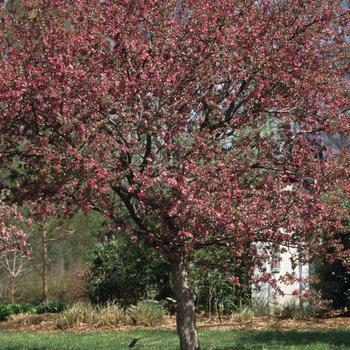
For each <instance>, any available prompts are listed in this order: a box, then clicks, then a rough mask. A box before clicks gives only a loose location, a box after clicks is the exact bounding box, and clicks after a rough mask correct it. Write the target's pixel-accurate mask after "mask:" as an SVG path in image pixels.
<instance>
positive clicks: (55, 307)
mask: <svg viewBox="0 0 350 350" xmlns="http://www.w3.org/2000/svg"><path fill="white" fill-rule="evenodd" d="M65 309H66V304H65V303H64V302H63V301H60V300H49V301H45V302H43V303H41V304H39V305H38V306H37V307H36V312H37V313H38V314H44V313H47V312H50V313H59V312H63V311H64V310H65Z"/></svg>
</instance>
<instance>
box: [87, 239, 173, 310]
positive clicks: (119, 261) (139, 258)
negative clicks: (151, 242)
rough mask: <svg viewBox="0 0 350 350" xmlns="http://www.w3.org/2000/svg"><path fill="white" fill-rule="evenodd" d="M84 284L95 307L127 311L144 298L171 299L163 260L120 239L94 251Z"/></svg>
mask: <svg viewBox="0 0 350 350" xmlns="http://www.w3.org/2000/svg"><path fill="white" fill-rule="evenodd" d="M86 280H87V288H88V294H89V298H90V301H91V302H92V303H95V304H104V303H106V302H108V301H110V302H114V301H116V302H118V303H120V304H121V305H125V306H126V307H127V306H129V305H134V304H137V303H138V302H139V301H140V300H142V299H144V298H149V297H152V298H153V297H155V298H157V299H158V298H159V299H165V298H166V297H168V296H171V295H169V294H170V293H171V292H170V283H169V267H168V265H167V264H166V263H165V261H164V259H163V258H162V257H161V256H160V255H159V254H158V253H156V252H154V251H153V250H152V249H150V248H148V247H147V246H145V245H144V244H142V243H135V242H132V241H131V239H130V238H126V237H121V236H118V237H115V238H113V239H111V240H109V241H108V242H107V243H105V244H100V245H98V246H97V247H96V248H95V250H94V251H93V254H92V257H91V261H90V271H89V273H88V274H87V278H86ZM155 294H156V295H155Z"/></svg>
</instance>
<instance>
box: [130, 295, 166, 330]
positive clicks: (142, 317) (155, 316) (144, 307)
mask: <svg viewBox="0 0 350 350" xmlns="http://www.w3.org/2000/svg"><path fill="white" fill-rule="evenodd" d="M128 314H129V316H130V319H131V321H132V322H133V323H134V324H136V325H140V326H149V327H152V326H157V325H159V324H161V323H162V322H163V321H164V317H165V315H166V312H165V310H164V308H163V307H162V306H161V305H160V304H159V303H157V302H155V301H144V302H141V303H138V304H137V305H136V306H131V307H130V308H129V310H128Z"/></svg>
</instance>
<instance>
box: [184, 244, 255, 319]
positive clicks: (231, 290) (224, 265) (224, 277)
mask: <svg viewBox="0 0 350 350" xmlns="http://www.w3.org/2000/svg"><path fill="white" fill-rule="evenodd" d="M249 266H250V262H249V256H246V255H244V256H242V258H241V259H237V258H236V256H235V255H234V254H232V253H231V252H230V249H227V248H225V247H212V248H210V249H208V248H207V249H202V250H200V251H198V252H197V253H196V254H195V255H194V257H193V260H192V263H191V264H190V265H189V280H190V283H191V287H192V291H193V294H194V298H195V303H196V308H197V310H203V311H206V312H208V313H209V314H211V313H212V312H217V311H218V310H217V309H218V308H220V310H221V312H222V313H226V314H229V313H233V312H237V311H238V309H239V308H242V307H243V306H247V305H249V304H250V303H251V283H252V282H251V273H250V270H249Z"/></svg>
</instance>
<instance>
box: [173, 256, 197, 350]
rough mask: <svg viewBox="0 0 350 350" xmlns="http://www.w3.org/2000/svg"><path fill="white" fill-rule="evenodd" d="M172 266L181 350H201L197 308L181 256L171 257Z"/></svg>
mask: <svg viewBox="0 0 350 350" xmlns="http://www.w3.org/2000/svg"><path fill="white" fill-rule="evenodd" d="M170 264H171V270H172V277H173V288H174V293H175V297H176V327H177V333H178V335H179V338H180V349H181V350H199V349H200V346H199V340H198V335H197V330H196V314H195V307H194V301H193V296H192V293H191V290H190V288H189V285H188V280H187V272H186V269H185V264H184V262H183V259H182V258H181V257H179V256H175V257H174V256H173V257H171V259H170Z"/></svg>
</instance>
